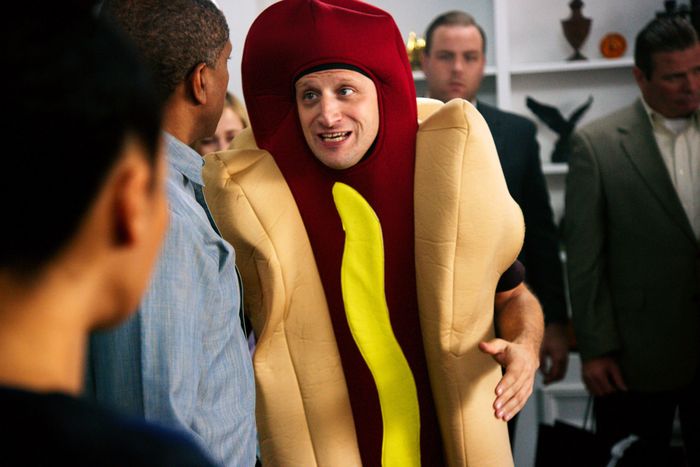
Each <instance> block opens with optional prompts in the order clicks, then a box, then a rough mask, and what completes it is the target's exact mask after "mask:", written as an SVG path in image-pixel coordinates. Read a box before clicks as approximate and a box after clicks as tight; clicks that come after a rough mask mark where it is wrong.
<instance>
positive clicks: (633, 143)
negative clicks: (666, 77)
mask: <svg viewBox="0 0 700 467" xmlns="http://www.w3.org/2000/svg"><path fill="white" fill-rule="evenodd" d="M634 113H635V118H634V119H632V120H631V121H630V123H629V124H625V125H622V126H620V127H618V131H619V132H620V133H621V140H622V148H623V150H624V153H625V155H626V156H627V158H629V160H630V161H631V162H632V165H633V166H634V167H635V168H636V169H637V172H638V173H639V175H640V176H641V177H642V178H643V179H644V181H645V182H646V184H647V186H648V187H649V189H650V190H651V192H652V193H653V194H654V196H655V197H656V198H657V199H658V200H659V202H660V203H661V205H662V206H663V207H664V209H665V210H666V212H668V214H669V216H670V217H671V218H672V219H673V220H674V221H675V222H676V223H677V224H678V225H679V226H680V227H681V229H682V230H683V231H684V232H685V233H686V235H688V236H689V237H690V238H691V240H693V242H696V241H697V240H696V239H695V234H694V233H693V229H692V227H691V225H690V221H689V220H688V216H687V215H686V213H685V210H684V209H683V206H682V205H681V201H680V198H679V197H678V193H677V192H676V189H675V187H674V186H673V182H672V181H671V176H670V175H669V173H668V169H667V168H666V164H664V161H663V158H662V156H661V151H660V150H659V146H658V144H657V143H656V139H655V138H654V133H653V130H652V128H651V122H649V117H648V116H647V115H646V110H645V109H644V106H643V105H642V102H641V101H637V103H636V104H635V106H634Z"/></svg>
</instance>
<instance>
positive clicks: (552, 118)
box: [525, 96, 593, 162]
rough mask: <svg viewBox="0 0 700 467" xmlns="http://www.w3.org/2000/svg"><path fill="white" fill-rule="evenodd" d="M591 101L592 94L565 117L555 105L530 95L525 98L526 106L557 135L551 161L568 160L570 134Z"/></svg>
mask: <svg viewBox="0 0 700 467" xmlns="http://www.w3.org/2000/svg"><path fill="white" fill-rule="evenodd" d="M592 103H593V96H590V97H589V98H588V100H587V101H586V102H585V104H583V105H582V106H581V107H579V108H577V109H576V110H574V111H573V113H572V114H571V116H570V117H569V118H568V119H566V118H564V116H563V115H562V114H561V112H559V109H557V108H556V107H552V106H550V105H547V104H542V103H540V102H537V101H536V100H535V99H533V98H532V97H530V96H527V98H526V99H525V104H526V105H527V108H528V109H530V110H532V112H533V113H534V114H535V115H537V116H538V117H539V119H540V120H542V122H544V123H545V124H546V125H547V126H548V127H549V128H551V129H552V131H554V132H555V133H556V134H558V135H559V139H557V142H556V143H555V144H554V151H552V157H551V159H550V160H551V161H552V162H567V161H568V160H569V139H570V138H571V134H572V133H573V132H574V128H575V127H576V124H577V123H578V121H579V120H581V117H583V114H584V113H586V110H588V108H589V107H590V106H591V104H592Z"/></svg>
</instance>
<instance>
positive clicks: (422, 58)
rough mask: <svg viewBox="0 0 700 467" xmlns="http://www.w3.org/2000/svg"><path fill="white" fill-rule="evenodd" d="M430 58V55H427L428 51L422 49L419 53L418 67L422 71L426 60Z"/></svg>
mask: <svg viewBox="0 0 700 467" xmlns="http://www.w3.org/2000/svg"><path fill="white" fill-rule="evenodd" d="M428 60H430V57H429V56H428V53H427V52H426V51H425V49H423V51H422V52H421V54H420V67H421V70H423V73H425V68H426V66H427V62H428Z"/></svg>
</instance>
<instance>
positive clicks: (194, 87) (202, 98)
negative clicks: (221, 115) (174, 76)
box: [189, 63, 209, 105]
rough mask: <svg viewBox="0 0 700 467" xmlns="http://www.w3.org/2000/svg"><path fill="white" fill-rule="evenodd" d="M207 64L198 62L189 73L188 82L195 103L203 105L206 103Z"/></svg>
mask: <svg viewBox="0 0 700 467" xmlns="http://www.w3.org/2000/svg"><path fill="white" fill-rule="evenodd" d="M206 71H207V64H206V63H200V64H198V65H197V66H196V67H195V68H194V70H193V71H192V73H190V77H189V84H190V91H191V94H192V98H193V99H194V101H195V102H196V103H197V104H201V105H204V104H206V103H207V85H208V84H209V83H208V82H207V77H206V74H207V73H206Z"/></svg>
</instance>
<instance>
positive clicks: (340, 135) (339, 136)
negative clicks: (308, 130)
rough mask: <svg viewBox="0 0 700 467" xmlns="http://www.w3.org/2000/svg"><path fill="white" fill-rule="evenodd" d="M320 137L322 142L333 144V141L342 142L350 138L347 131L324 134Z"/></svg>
mask: <svg viewBox="0 0 700 467" xmlns="http://www.w3.org/2000/svg"><path fill="white" fill-rule="evenodd" d="M320 136H321V139H322V140H324V141H331V142H335V141H342V140H344V139H345V138H347V137H348V136H350V132H349V131H341V132H337V133H325V134H322V135H320Z"/></svg>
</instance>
